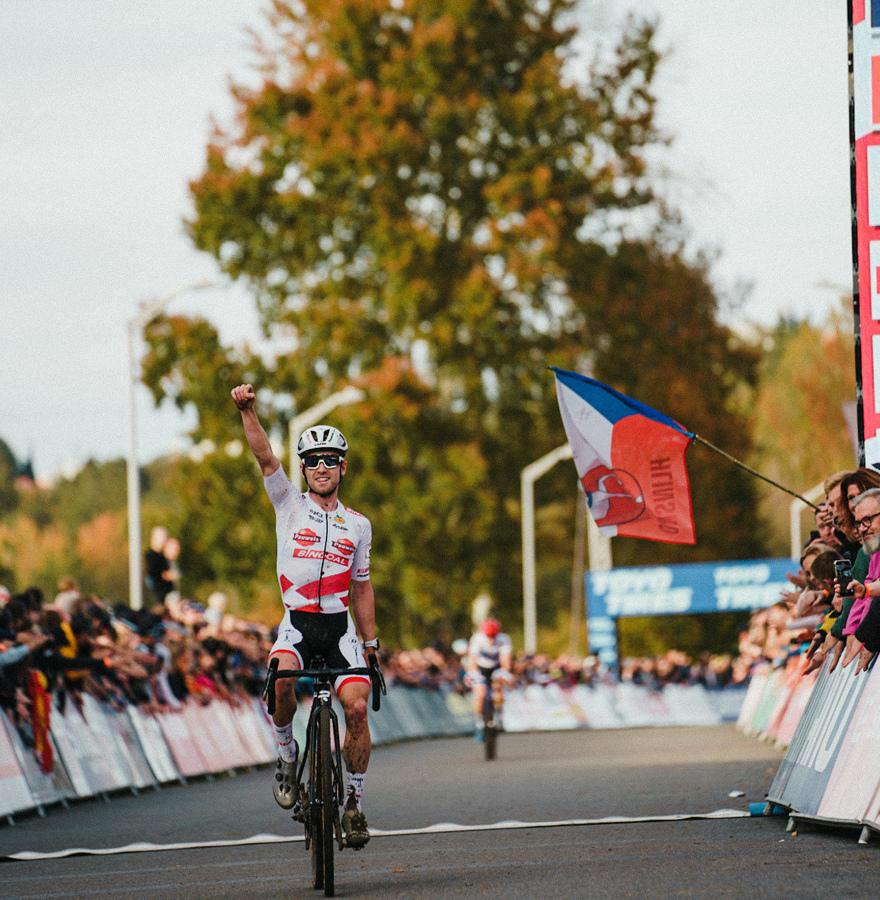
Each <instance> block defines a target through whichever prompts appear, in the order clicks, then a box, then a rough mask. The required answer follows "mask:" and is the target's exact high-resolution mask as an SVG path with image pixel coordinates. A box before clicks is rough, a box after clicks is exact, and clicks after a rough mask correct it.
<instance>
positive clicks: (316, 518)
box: [309, 509, 324, 522]
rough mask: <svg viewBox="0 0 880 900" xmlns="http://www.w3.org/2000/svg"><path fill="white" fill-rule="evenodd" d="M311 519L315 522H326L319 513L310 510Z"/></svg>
mask: <svg viewBox="0 0 880 900" xmlns="http://www.w3.org/2000/svg"><path fill="white" fill-rule="evenodd" d="M309 518H310V519H311V520H312V521H313V522H323V521H324V517H323V516H322V515H321V514H320V513H319V512H315V510H313V509H310V510H309Z"/></svg>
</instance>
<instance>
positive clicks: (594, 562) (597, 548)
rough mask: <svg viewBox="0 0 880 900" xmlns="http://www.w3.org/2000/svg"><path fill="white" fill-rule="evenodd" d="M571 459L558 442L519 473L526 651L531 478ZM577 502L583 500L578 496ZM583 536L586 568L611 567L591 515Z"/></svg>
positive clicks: (531, 623) (533, 600)
mask: <svg viewBox="0 0 880 900" xmlns="http://www.w3.org/2000/svg"><path fill="white" fill-rule="evenodd" d="M565 459H571V447H570V446H569V445H568V444H561V445H560V446H559V447H556V448H555V449H554V450H551V451H550V452H549V453H546V454H544V456H542V457H540V458H539V459H536V460H535V461H534V462H531V463H529V464H528V465H527V466H526V467H525V468H524V469H523V470H522V472H521V473H520V476H519V478H520V505H521V508H522V582H523V646H524V649H525V652H526V653H535V652H536V651H537V649H538V615H537V597H536V595H537V585H536V578H535V482H536V481H537V480H538V479H539V478H540V477H541V476H542V475H544V474H546V473H547V472H549V471H550V469H552V468H553V466H555V465H556V463H558V462H562V461H563V460H565ZM578 502H579V503H581V502H586V501H585V498H584V497H582V496H580V495H579V497H578ZM587 539H588V545H589V556H590V570H591V571H594V572H595V571H599V572H601V571H607V570H608V569H610V568H611V540H610V538H607V537H605V535H603V534H601V532H600V531H599V529H598V527H597V526H596V523H595V522H594V521H593V517H592V516H587Z"/></svg>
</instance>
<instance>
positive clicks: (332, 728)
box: [263, 656, 386, 897]
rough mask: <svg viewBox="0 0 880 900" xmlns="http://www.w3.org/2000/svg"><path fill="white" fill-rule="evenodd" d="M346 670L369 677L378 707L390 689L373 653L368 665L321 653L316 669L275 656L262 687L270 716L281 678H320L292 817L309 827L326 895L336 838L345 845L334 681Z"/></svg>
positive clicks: (316, 874)
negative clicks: (339, 662)
mask: <svg viewBox="0 0 880 900" xmlns="http://www.w3.org/2000/svg"><path fill="white" fill-rule="evenodd" d="M345 675H369V676H370V684H371V686H372V695H373V696H372V701H373V702H372V706H373V711H374V712H378V710H379V706H380V704H381V696H382V695H383V694H385V693H386V688H385V679H384V678H383V676H382V670H381V669H380V668H379V664H378V661H377V660H376V657H375V656H371V657H370V665H369V666H368V667H360V668H350V669H330V668H327V667H326V666H325V665H324V660H323V658H322V657H318V656H316V657H315V659H314V665H313V666H312V667H311V668H308V669H281V670H279V668H278V660H277V659H273V660H272V661H271V662H270V664H269V672H268V674H267V675H266V685H265V687H264V688H263V697H264V699H265V700H266V706H267V708H268V710H269V715H270V716H271V715H273V714H274V712H275V682H276V681H277V680H278V679H279V678H313V679H314V680H315V692H314V697H313V700H312V709H311V712H310V713H309V722H308V726H307V728H306V740H305V747H304V748H303V754H302V759H301V760H300V762H299V768H298V770H297V775H296V783H297V792H296V795H297V800H296V801H295V803H294V806H293V813H292V817H293V819H294V820H295V821H297V822H302V823H303V825H304V826H305V832H306V851H307V852H308V853H309V855H310V858H311V864H312V886H313V887H314V888H316V889H320V888H323V889H324V896H325V897H332V896H333V894H334V890H335V877H334V870H333V842H334V840H335V841H336V843H337V844H338V846H339V849H340V851H341V850H343V849H344V848H345V840H344V838H343V835H342V823H341V822H340V819H339V808H340V806H341V805H342V802H343V779H342V758H341V754H340V741H339V720H338V719H337V717H336V713H335V712H334V710H333V707H332V705H331V703H330V697H331V691H332V687H333V681H334V680H335V679H336V678H339V677H341V676H345ZM331 738H332V740H331ZM307 762H308V764H309V776H308V785H305V784H303V772H304V771H305V767H306V763H307ZM355 849H360V848H359V847H358V848H355Z"/></svg>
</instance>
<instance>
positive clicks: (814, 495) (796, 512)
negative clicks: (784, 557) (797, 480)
mask: <svg viewBox="0 0 880 900" xmlns="http://www.w3.org/2000/svg"><path fill="white" fill-rule="evenodd" d="M824 496H825V484H824V482H823V483H822V484H817V485H814V486H813V487H811V488H810V489H809V490H808V491H804V497H805V498H806V499H807V500H809V501H810V502H811V503H814V502H815V501H817V500H819V499H821V498H822V497H824ZM805 509H808V507H807V505H806V504H805V503H802V502H801V501H800V500H792V501H791V504H790V505H789V507H788V522H789V535H790V537H791V558H792V559H793V560H796V561H797V560H800V558H801V549H802V547H803V543H802V541H801V513H802V512H803V511H804V510H805Z"/></svg>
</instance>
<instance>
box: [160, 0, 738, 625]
mask: <svg viewBox="0 0 880 900" xmlns="http://www.w3.org/2000/svg"><path fill="white" fill-rule="evenodd" d="M574 6H575V4H574V2H573V0H505V2H502V0H457V2H451V0H418V2H416V0H392V2H391V3H389V2H379V0H338V2H334V3H318V2H316V0H303V2H297V3H287V2H282V0H276V2H273V3H272V4H271V9H270V12H269V15H268V20H267V23H268V27H267V28H266V29H264V32H263V34H262V36H261V38H260V40H259V42H258V45H257V51H258V71H259V72H260V75H261V81H260V84H259V85H258V86H256V87H246V86H243V85H238V86H236V87H234V89H233V94H234V98H235V101H236V115H235V119H234V121H233V122H232V124H231V125H229V126H228V127H225V128H222V127H218V128H217V130H216V131H215V133H214V135H213V136H212V138H211V140H210V143H209V145H208V148H207V154H206V161H205V167H204V171H203V173H202V175H201V176H200V177H199V178H198V179H196V180H195V181H194V182H193V183H192V185H191V192H192V199H193V206H194V210H193V215H192V217H191V219H190V220H189V222H188V227H189V230H190V234H191V236H192V239H193V241H194V242H195V244H196V246H197V247H199V248H200V249H202V250H204V251H206V252H208V253H210V254H212V255H213V256H214V257H215V258H216V259H217V261H218V264H219V265H220V267H221V268H222V270H223V271H224V272H225V273H227V274H228V275H229V276H231V277H232V278H236V279H241V280H244V281H246V282H247V283H248V284H249V285H250V287H251V289H252V290H253V293H254V295H255V297H256V301H257V303H258V307H259V311H260V314H261V319H262V323H263V327H264V329H265V331H266V333H267V335H270V336H271V337H273V339H274V341H273V346H274V347H276V348H277V349H278V355H277V357H276V358H275V359H274V360H272V361H270V362H266V361H264V360H262V359H259V358H256V357H254V356H253V355H251V354H248V353H245V352H242V351H235V352H233V351H229V350H226V349H224V348H221V347H220V346H219V344H218V343H217V341H216V335H215V334H212V333H211V330H210V327H209V326H207V325H206V323H203V322H186V321H184V320H174V321H172V320H166V319H159V320H156V321H155V322H154V323H152V325H151V326H150V328H149V329H148V332H147V337H148V340H149V341H150V346H151V352H150V354H148V357H147V360H146V364H145V372H146V380H147V382H148V383H149V384H150V385H151V387H152V389H153V390H154V393H155V396H156V397H157V399H158V400H161V399H162V398H163V397H166V396H171V397H172V398H173V399H174V400H175V402H178V403H179V404H181V405H189V404H191V405H193V406H195V407H196V409H197V410H198V413H199V416H200V419H199V424H198V425H197V427H196V431H195V436H196V437H205V436H208V437H211V439H212V440H215V441H216V442H218V443H220V442H222V441H228V440H231V439H232V436H233V435H234V434H235V433H236V429H237V427H238V425H237V420H236V418H235V416H234V411H230V407H229V403H228V389H229V387H230V386H231V383H232V380H233V379H234V378H237V377H240V376H245V375H249V374H251V373H253V374H254V375H255V376H256V375H259V376H260V377H259V378H257V380H258V382H259V384H261V385H263V386H264V387H266V388H268V389H269V390H267V391H264V393H263V395H262V396H261V402H262V406H263V408H264V409H265V410H266V414H267V419H268V421H269V422H270V423H272V424H274V425H275V426H278V425H280V426H282V427H283V425H284V423H285V421H286V420H287V418H288V417H289V415H290V412H291V403H290V402H289V398H292V408H293V409H303V408H305V407H307V406H309V405H310V404H311V403H313V402H315V400H316V399H318V398H319V397H321V396H324V395H326V394H327V393H329V392H331V391H333V390H335V389H337V388H339V387H340V386H341V385H343V384H344V383H347V382H350V381H352V380H354V381H356V382H357V383H359V384H361V385H362V386H364V387H365V388H366V389H367V392H368V399H367V401H366V402H365V403H364V404H362V405H361V406H359V407H355V408H348V409H345V410H341V411H339V413H338V415H334V418H335V420H337V421H338V422H339V424H340V425H341V427H343V428H345V429H348V430H349V431H350V434H349V437H350V439H351V441H352V444H353V446H354V448H355V450H354V452H353V453H352V478H351V484H350V486H349V485H346V488H345V492H346V498H347V500H348V502H351V503H352V504H353V505H355V506H356V507H357V505H358V503H360V502H361V501H363V508H364V511H365V512H367V513H368V514H369V515H371V516H373V517H374V518H375V519H376V521H377V523H378V526H379V527H377V528H376V541H377V544H376V553H375V555H374V558H375V560H376V563H375V565H376V577H377V584H378V588H379V593H380V596H385V597H389V599H391V600H392V601H393V602H391V603H388V604H383V611H382V614H383V616H386V615H389V612H388V611H389V610H393V612H391V613H390V615H391V616H392V617H394V621H393V622H392V623H391V625H392V633H393V634H396V635H397V636H399V637H408V636H417V635H418V636H422V637H424V636H425V635H427V634H428V633H430V629H432V628H434V627H437V626H438V625H443V624H447V625H451V626H453V627H455V628H458V629H461V628H464V627H466V624H467V602H468V600H469V599H470V598H471V597H472V596H473V595H474V594H475V593H476V592H477V590H478V589H480V587H482V586H486V587H488V588H489V589H490V591H491V592H492V594H493V596H494V597H495V598H496V601H497V602H498V604H499V608H500V610H501V611H502V612H510V613H513V611H514V610H518V608H519V604H520V586H519V578H518V577H517V576H516V575H515V573H516V572H518V565H519V549H518V546H519V508H518V474H519V471H520V469H521V468H522V467H523V466H524V465H525V464H526V463H528V462H530V461H531V460H533V459H534V458H536V457H537V456H539V455H541V454H542V453H544V452H546V451H547V450H549V449H550V448H552V447H553V446H555V445H557V444H559V443H561V441H562V440H563V439H564V435H563V432H562V429H561V426H560V423H559V420H558V413H557V411H556V408H555V399H554V394H553V385H552V378H551V377H549V375H548V373H547V371H546V365H547V364H548V363H550V362H553V363H556V364H558V365H562V366H567V367H571V368H580V369H584V368H588V369H590V370H592V371H594V372H595V373H596V374H598V375H599V376H600V377H603V376H604V377H608V378H609V379H611V380H613V381H615V382H616V383H617V386H619V387H622V388H624V389H633V390H635V389H641V388H645V389H646V392H647V393H648V394H649V396H643V397H642V399H646V400H648V401H649V402H650V401H651V400H656V402H657V405H659V406H661V407H662V408H668V407H669V403H668V398H666V397H665V396H660V394H662V393H663V388H662V386H663V385H664V384H665V383H670V384H671V385H672V387H673V388H674V393H673V398H674V401H675V402H674V403H673V408H672V409H670V410H669V411H670V412H672V413H673V414H674V415H678V416H679V417H681V418H682V420H683V421H685V422H688V413H690V412H691V411H692V410H693V409H694V408H702V409H703V410H704V411H706V415H705V416H704V417H701V418H700V421H703V420H704V419H705V418H707V417H708V416H709V415H710V413H709V411H710V410H711V411H713V413H717V414H718V416H719V417H722V416H723V415H726V414H728V413H730V414H735V413H736V410H734V409H733V408H732V407H733V403H732V401H731V390H732V387H731V385H732V383H733V382H734V381H735V380H736V378H737V377H739V375H740V374H742V373H743V372H744V371H745V369H747V368H748V366H747V360H745V357H742V356H741V355H739V354H738V351H737V348H735V347H733V346H732V339H731V335H730V334H729V333H728V332H727V331H726V330H725V329H723V328H721V327H720V326H718V325H717V323H716V322H715V311H716V310H715V299H714V295H713V294H712V291H711V288H710V287H709V283H708V279H707V277H706V274H705V272H704V271H703V270H702V269H700V267H699V266H696V267H694V266H693V265H692V264H691V263H689V262H688V261H687V260H686V259H685V256H684V253H683V250H682V247H681V246H680V245H677V244H676V243H675V242H674V241H670V240H669V239H668V235H665V236H664V237H663V239H662V240H661V239H660V238H658V237H657V236H656V235H652V234H647V235H644V236H643V237H644V239H643V240H638V239H634V238H633V235H634V234H638V233H639V226H640V223H644V222H647V221H651V220H654V221H657V220H660V221H665V220H666V217H665V213H664V210H663V207H662V204H659V203H657V202H656V201H655V198H654V197H653V194H652V190H651V178H650V171H649V169H648V165H647V161H646V154H647V151H648V149H649V148H650V147H651V146H652V145H654V144H656V143H657V142H658V140H659V137H658V134H657V131H656V128H655V125H654V105H655V98H654V94H653V89H652V81H653V78H654V74H655V69H656V66H657V64H658V61H659V57H658V53H657V51H656V49H655V46H654V26H653V24H652V23H650V22H643V21H636V20H631V21H629V22H628V24H627V25H626V27H625V29H624V30H623V32H622V33H621V35H620V39H619V41H618V43H617V46H616V47H615V48H613V49H612V50H611V51H609V52H605V53H602V54H596V55H595V62H593V63H591V64H588V63H584V62H583V61H581V60H579V59H577V58H576V57H575V50H574V39H575V37H576V36H577V34H576V31H575V29H574V28H573V27H572V26H571V25H570V24H568V23H570V21H571V17H570V15H569V14H570V13H571V12H572V11H573V9H574ZM586 37H589V35H586ZM634 213H635V214H637V216H636V218H635V219H634V218H633V214H634ZM670 227H671V226H670ZM642 232H644V228H642ZM655 279H656V280H657V281H659V282H660V283H661V285H662V287H661V288H660V289H659V290H658V289H655V283H654V282H655ZM679 287H682V288H683V290H684V291H685V296H684V297H679V296H677V294H676V291H677V289H678V288H679ZM694 298H696V300H697V301H698V302H693V301H694ZM677 316H681V317H682V320H681V321H680V322H679V321H675V318H676V317H677ZM707 343H709V344H711V346H707ZM615 348H621V349H622V350H623V351H624V352H625V353H626V354H627V355H626V356H623V357H621V358H619V359H616V358H615ZM691 352H696V353H697V357H696V361H697V364H696V370H695V368H694V366H695V360H694V359H692V358H689V356H688V355H687V354H688V353H691ZM655 365H656V366H658V367H659V366H662V368H656V369H654V370H653V371H652V369H651V366H655ZM694 371H697V373H698V374H699V376H700V377H699V378H696V379H695V378H694V377H693V373H694ZM685 385H687V387H688V388H689V391H685V390H684V386H685ZM704 388H705V389H706V393H705V395H704ZM713 427H715V428H716V429H718V430H720V429H722V428H723V427H727V428H728V431H729V434H730V435H733V436H736V435H737V433H738V432H737V428H738V420H736V421H734V422H733V423H732V424H731V425H730V426H723V425H720V424H718V423H715V425H714V426H713ZM722 436H723V435H722ZM205 464H206V465H208V466H213V465H214V463H213V462H212V461H211V460H206V461H205ZM218 475H219V470H218ZM559 478H560V479H563V480H562V481H560V482H558V483H559V484H561V485H562V487H561V488H560V493H559V496H565V497H567V498H568V499H567V501H566V502H563V503H560V516H559V518H558V522H559V528H560V529H562V532H561V533H564V534H570V531H571V528H570V523H571V521H572V520H573V510H574V502H575V492H574V490H573V485H574V477H573V472H572V471H569V472H568V474H567V475H565V476H563V475H561V474H560V475H559ZM221 482H222V479H220V478H219V477H218V478H217V483H221ZM237 484H238V482H236V483H235V485H233V487H235V486H237ZM713 485H714V487H716V488H718V490H717V491H716V498H717V499H718V500H721V501H723V503H724V512H725V513H726V514H729V513H731V512H732V511H733V510H736V509H741V508H742V506H743V505H745V504H743V501H742V499H740V500H738V499H737V497H738V492H739V488H740V487H741V482H738V481H737V480H736V479H735V478H734V479H733V480H731V481H725V479H724V478H722V477H719V478H718V479H717V481H716V482H713ZM745 500H746V502H747V500H748V496H747V492H746V495H745ZM202 502H210V501H209V500H208V501H206V500H205V499H204V495H203V496H202ZM737 503H739V504H740V505H739V506H737ZM383 518H393V521H394V522H395V529H394V530H395V532H396V533H395V534H391V533H390V529H389V530H383V528H382V527H381V521H382V519H383ZM719 518H720V516H719ZM734 518H735V517H734ZM711 534H712V532H711V531H710V535H711ZM723 539H724V541H727V542H728V543H729V544H732V543H734V542H735V534H734V532H733V531H732V530H731V529H730V528H729V527H726V528H725V529H724V533H723ZM564 544H565V541H564V540H559V539H558V536H557V535H553V536H552V540H551V541H549V542H548V544H547V550H548V556H547V559H546V562H547V563H548V564H549V565H551V566H552V565H557V564H560V562H561V564H562V566H563V568H564V569H566V571H567V569H568V567H569V560H570V555H569V553H568V550H570V547H569V548H566V549H565V550H559V551H557V547H559V548H561V547H563V545H564ZM705 552H706V553H707V554H712V553H716V552H718V551H717V548H716V549H713V543H712V540H711V539H710V541H709V542H708V543H707V544H706V546H705ZM542 561H543V558H542ZM253 564H254V565H256V562H254V563H253ZM567 581H568V577H567V576H566V579H565V582H566V583H567ZM516 618H518V616H517V617H516ZM383 627H384V626H383Z"/></svg>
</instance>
